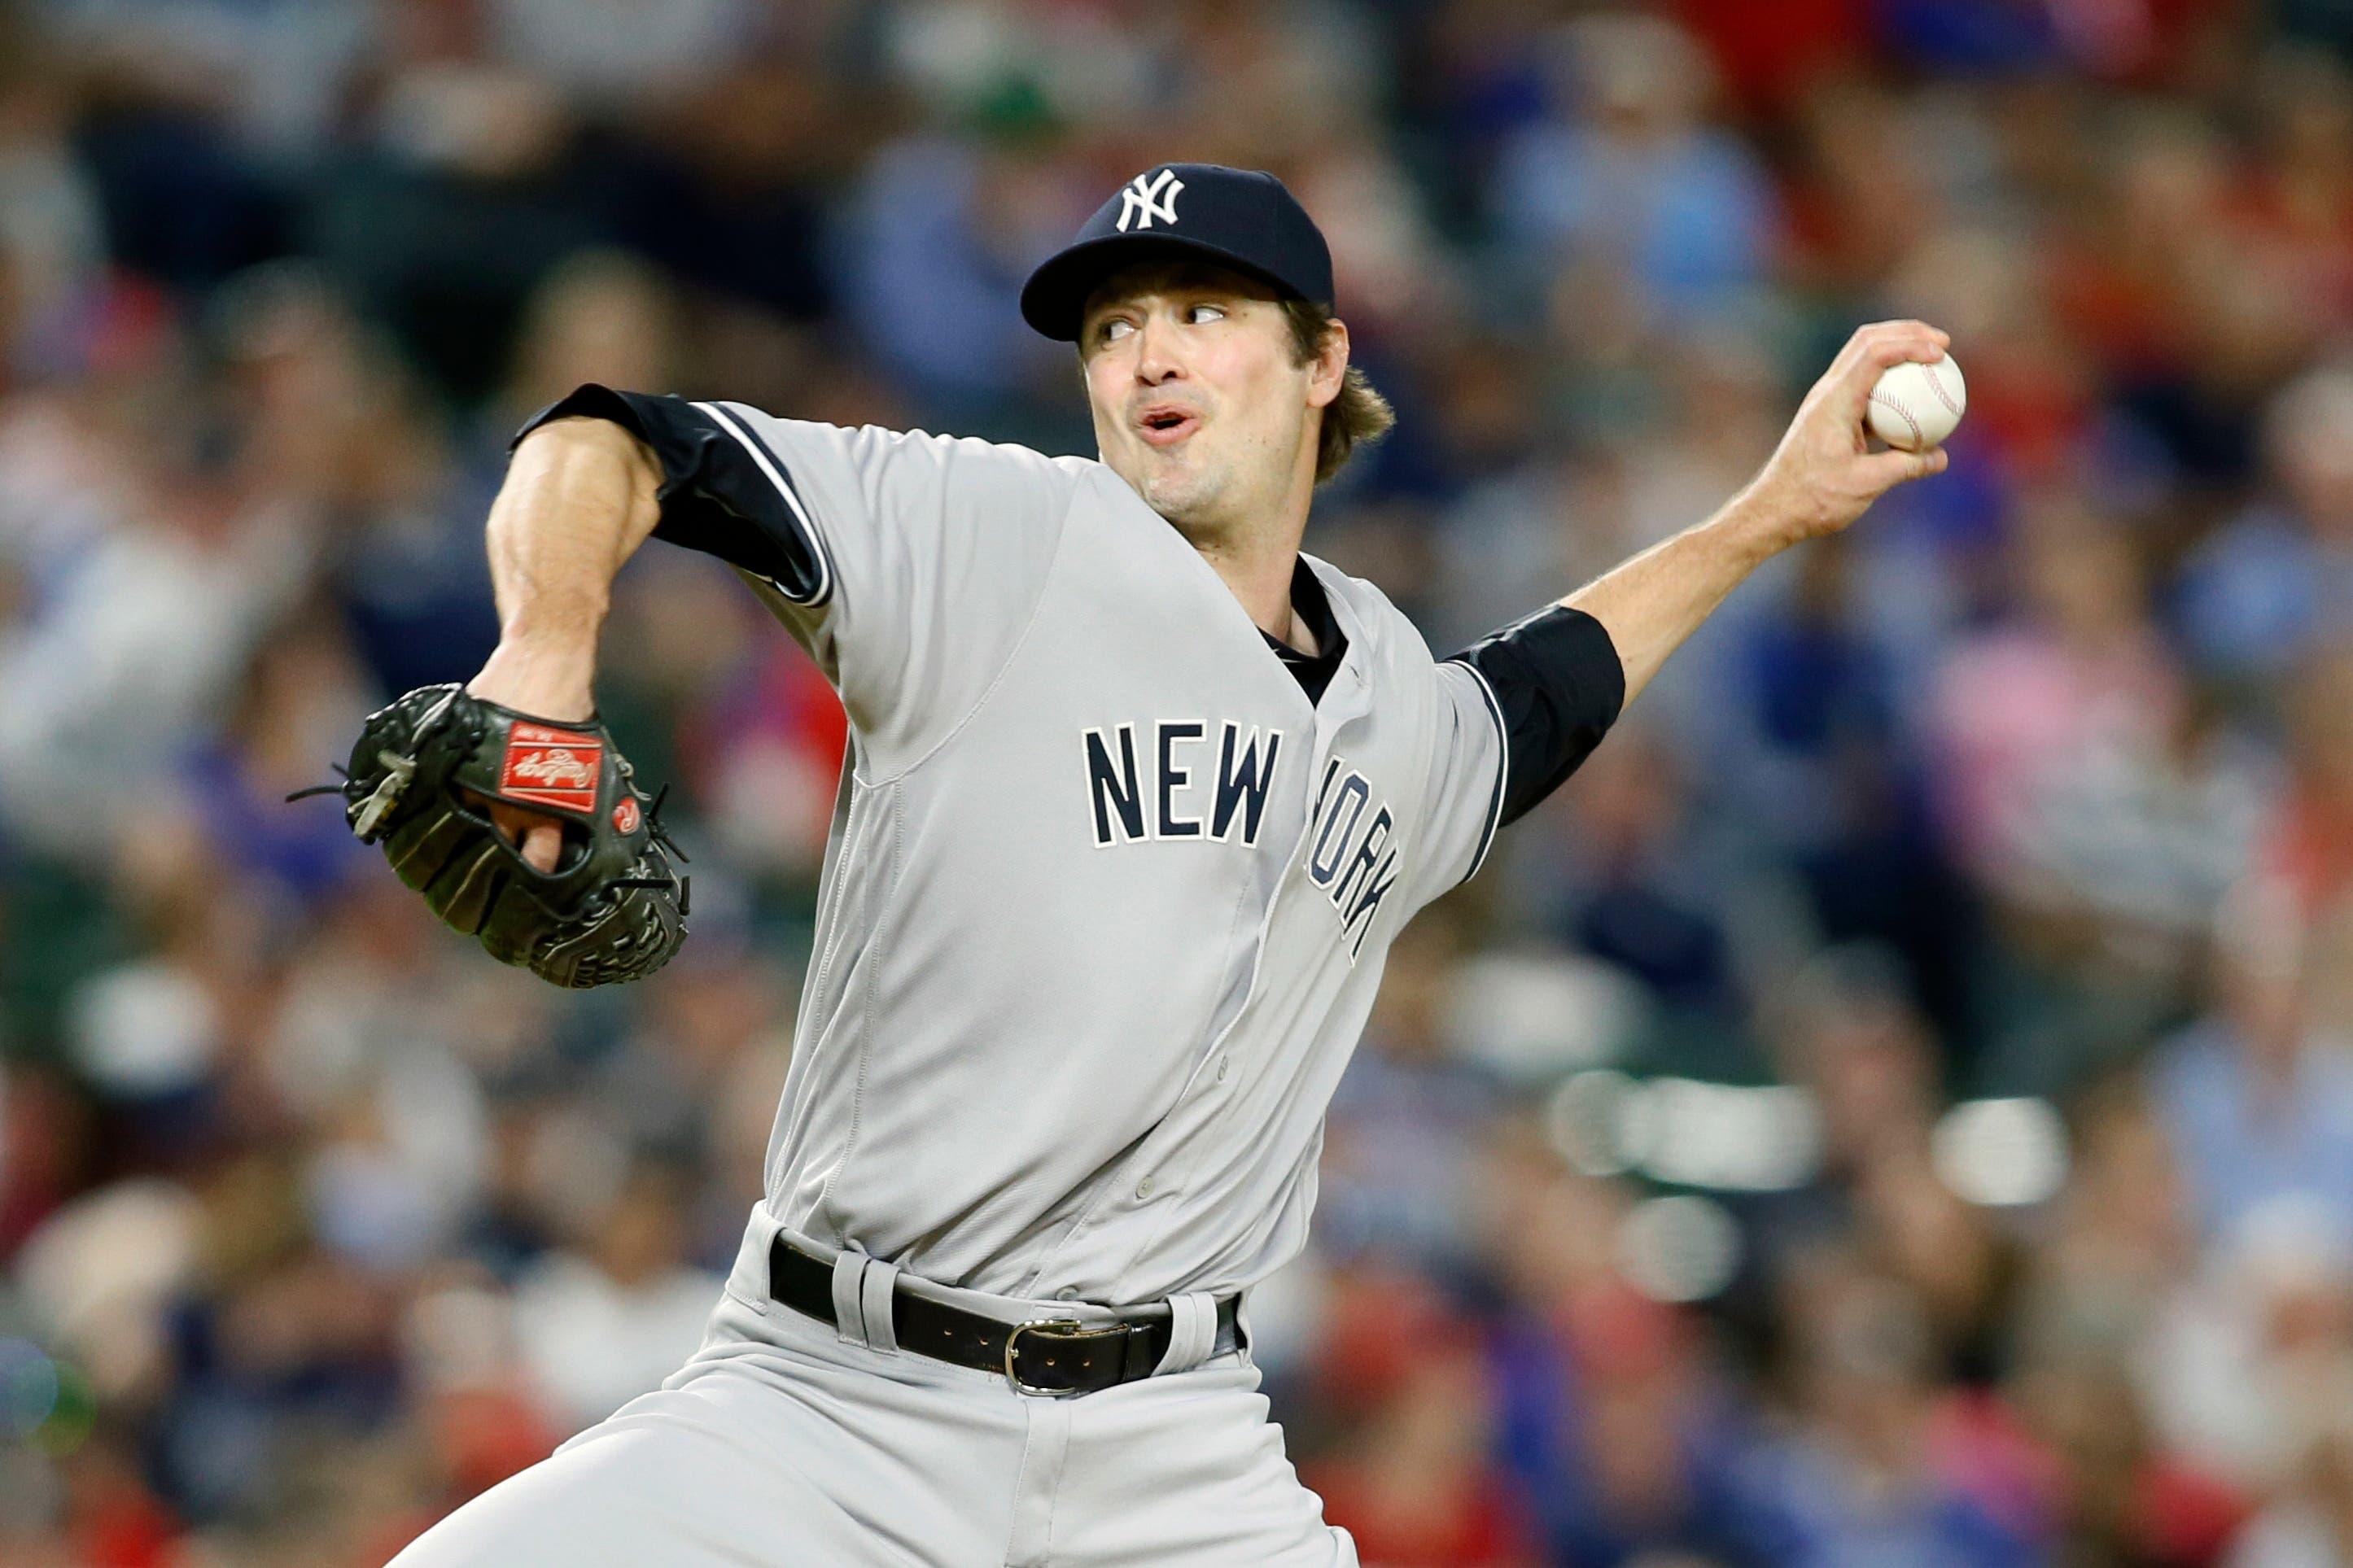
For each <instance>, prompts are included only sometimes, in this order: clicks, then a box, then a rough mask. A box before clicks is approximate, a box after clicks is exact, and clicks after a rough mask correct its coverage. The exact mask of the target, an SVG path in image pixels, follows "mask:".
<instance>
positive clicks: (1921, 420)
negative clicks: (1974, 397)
mask: <svg viewBox="0 0 2353 1568" xmlns="http://www.w3.org/2000/svg"><path fill="white" fill-rule="evenodd" d="M1968 405H1969V388H1968V383H1967V382H1965V381H1963V380H1962V379H1961V367H1960V366H1959V365H1958V364H1957V363H1954V361H1953V356H1952V355H1950V354H1947V355H1946V356H1945V357H1944V358H1943V359H1940V360H1936V361H1935V362H1933V363H1928V364H1922V363H1920V362H1919V361H1917V360H1905V362H1904V363H1902V364H1895V365H1890V366H1888V367H1887V369H1886V370H1885V371H1884V372H1883V374H1881V375H1880V378H1879V380H1878V381H1877V382H1875V383H1873V385H1872V388H1871V411H1870V418H1871V433H1872V434H1873V435H1874V436H1876V437H1879V438H1880V439H1881V440H1883V441H1884V442H1886V443H1887V444H1888V445H1889V446H1891V447H1900V448H1902V449H1903V450H1904V451H1906V452H1925V451H1926V450H1927V449H1928V448H1929V447H1941V446H1943V445H1944V444H1945V437H1947V436H1950V435H1951V434H1952V433H1953V426H1956V425H1958V424H1959V423H1960V422H1961V415H1962V414H1963V413H1964V412H1966V411H1967V410H1968Z"/></svg>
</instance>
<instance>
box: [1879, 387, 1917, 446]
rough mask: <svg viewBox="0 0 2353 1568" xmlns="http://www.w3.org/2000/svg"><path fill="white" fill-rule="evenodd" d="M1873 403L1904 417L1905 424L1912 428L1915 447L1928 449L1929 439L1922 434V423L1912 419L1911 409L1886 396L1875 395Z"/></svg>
mask: <svg viewBox="0 0 2353 1568" xmlns="http://www.w3.org/2000/svg"><path fill="white" fill-rule="evenodd" d="M1871 401H1872V402H1873V403H1874V404H1876V405H1879V406H1880V407H1882V408H1892V409H1894V411H1895V412H1896V413H1897V414H1899V415H1901V416H1903V419H1904V423H1905V424H1906V425H1909V426H1912V441H1913V444H1914V445H1915V446H1916V447H1926V445H1927V444H1928V437H1926V436H1925V435H1923V434H1921V431H1920V422H1919V421H1918V420H1917V419H1915V418H1913V417H1912V411H1911V410H1910V409H1909V408H1906V407H1905V406H1904V405H1902V404H1900V403H1898V402H1896V401H1895V399H1894V398H1892V397H1889V396H1887V395H1884V394H1873V396H1872V399H1871Z"/></svg>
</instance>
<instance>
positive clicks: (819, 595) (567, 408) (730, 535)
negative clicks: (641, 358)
mask: <svg viewBox="0 0 2353 1568" xmlns="http://www.w3.org/2000/svg"><path fill="white" fill-rule="evenodd" d="M573 416H583V417H586V418H591V419H606V420H610V421H611V422H612V423H614V424H616V425H618V426H621V427H622V428H623V429H625V430H628V432H630V433H631V434H632V435H634V436H636V437H638V439H639V440H641V441H643V442H644V443H645V444H646V445H647V446H648V447H649V448H651V449H652V451H653V454H654V458H655V460H656V461H657V462H659V464H660V465H661V470H662V482H661V488H660V489H659V490H657V491H656V492H655V500H657V501H659V503H660V506H661V517H660V520H659V521H658V522H656V523H655V524H654V537H655V538H657V539H662V540H667V541H669V542H670V543H672V544H682V545H684V546H686V547H687V548H688V549H690V550H700V551H702V552H705V553H706V554H711V555H716V556H718V557H719V558H720V559H721V560H723V561H725V562H727V563H729V564H731V565H734V566H740V567H742V568H743V569H744V571H746V572H749V573H751V574H754V576H758V577H764V578H765V579H767V581H769V582H770V583H773V584H776V591H777V592H778V593H780V594H782V595H784V596H785V597H786V599H789V600H790V601H792V602H793V603H794V604H797V605H808V606H811V607H815V606H818V605H823V604H825V603H826V601H827V600H828V599H829V598H830V597H831V596H832V593H833V571H832V563H831V561H830V559H829V557H828V554H827V552H826V549H825V542H824V541H823V540H822V539H821V538H820V537H819V536H818V531H817V529H816V527H815V525H814V524H813V522H812V521H810V519H809V516H808V511H807V507H806V506H804V505H803V504H802V501H801V498H800V495H799V493H798V491H797V488H796V486H795V485H794V482H793V479H792V477H791V474H790V472H789V471H788V470H787V469H786V467H785V465H784V463H783V462H782V460H781V459H779V458H777V456H776V453H775V452H774V451H773V450H771V449H770V448H769V447H768V446H767V445H766V443H765V442H763V441H762V440H761V439H760V437H758V435H757V434H756V433H754V431H753V430H752V429H751V427H750V426H748V425H747V424H746V423H745V422H744V420H742V419H741V418H731V417H729V416H726V415H725V414H723V412H721V411H720V410H719V409H718V408H717V407H715V406H714V405H710V404H700V403H690V402H688V401H687V400H686V399H684V398H682V397H669V396H651V395H647V394H644V393H638V392H616V391H614V390H613V389H612V388H611V387H608V386H600V385H598V384H596V383H594V382H590V383H587V384H584V385H581V386H578V387H575V388H574V389H573V390H572V391H571V392H569V393H567V394H565V395H564V396H562V397H559V398H557V399H556V400H555V401H554V403H551V404H549V405H547V406H546V407H544V408H543V409H541V410H540V411H539V412H538V413H536V414H534V415H533V416H531V417H530V418H529V419H527V420H525V421H524V422H523V424H522V428H521V429H519V430H517V431H516V432H515V433H514V437H513V439H512V440H511V441H509V442H508V443H507V450H508V451H509V452H510V453H512V451H513V450H514V448H515V447H516V445H517V444H519V443H520V442H521V441H522V438H523V437H526V436H528V435H530V434H531V433H532V432H533V431H534V430H536V429H538V428H539V427H540V426H543V425H545V424H547V423H549V422H550V421H551V420H556V419H563V418H568V417H573Z"/></svg>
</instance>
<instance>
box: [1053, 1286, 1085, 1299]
mask: <svg viewBox="0 0 2353 1568" xmlns="http://www.w3.org/2000/svg"><path fill="white" fill-rule="evenodd" d="M1078 1299H1079V1288H1078V1287H1077V1286H1076V1285H1065V1286H1063V1287H1062V1288H1061V1289H1059V1290H1057V1291H1055V1292H1054V1300H1057V1301H1075V1300H1078Z"/></svg>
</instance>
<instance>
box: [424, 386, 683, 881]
mask: <svg viewBox="0 0 2353 1568" xmlns="http://www.w3.org/2000/svg"><path fill="white" fill-rule="evenodd" d="M660 478H661V476H660V470H659V468H657V467H656V465H655V462H654V458H653V454H652V453H651V452H650V451H649V450H648V449H647V447H646V445H645V443H644V442H642V441H640V440H638V438H637V437H635V436H633V435H631V434H630V433H629V432H628V431H627V430H625V429H623V428H622V427H621V426H617V425H615V424H612V423H610V422H609V421H607V420H601V419H581V418H573V419H557V420H554V421H551V422H550V423H548V424H546V425H543V426H540V427H539V428H537V429H535V430H533V432H531V434H530V435H528V436H526V437H523V439H522V442H521V443H520V444H518V445H517V446H516V447H515V451H514V457H513V459H512V461H511V462H510V463H509V464H508V466H507V476H506V480H505V482H504V483H503V484H502V485H501V486H500V488H499V494H498V499H497V500H495V501H493V502H492V503H491V517H490V524H489V528H488V539H489V547H490V555H491V589H492V591H493V593H494V594H495V595H497V599H498V610H499V643H498V647H496V648H495V649H494V650H493V651H492V652H491V657H490V659H489V661H488V662H487V663H485V664H484V665H483V666H482V669H481V673H480V674H479V675H477V676H475V677H474V679H472V680H470V681H469V682H468V683H467V689H468V690H470V691H471V692H473V693H474V694H475V695H476V696H478V697H482V698H486V699H488V700H491V701H493V702H499V703H503V704H505V705H506V706H507V707H510V708H513V709H518V710H521V711H522V712H525V713H531V714H535V715H537V716H539V717H541V718H544V719H555V720H578V719H586V718H587V717H588V716H589V714H590V713H591V712H593V711H594V710H595V709H596V698H595V696H594V686H595V680H596V637H597V634H598V632H599V631H600V630H601V629H602V628H603V626H604V624H605V612H606V609H607V606H608V605H610V604H611V602H612V595H613V579H614V577H615V576H616V575H617V574H619V572H620V570H621V566H622V563H625V562H626V561H628V558H629V557H630V556H631V555H633V554H635V553H636V552H637V549H638V546H639V545H641V544H643V543H644V542H646V540H647V538H648V537H649V535H650V534H651V533H652V532H653V530H654V523H655V521H656V520H657V519H658V518H659V515H660V507H659V504H658V502H657V501H656V500H655V493H654V492H655V489H656V487H657V486H658V485H659V483H660ZM491 816H492V819H493V820H495V821H496V822H497V823H498V824H499V826H501V827H502V828H505V829H506V830H507V831H508V833H509V834H511V835H512V836H513V837H515V839H516V842H517V843H518V844H519V845H520V846H521V847H522V853H523V858H525V859H526V860H529V861H530V862H531V863H532V864H533V865H534V866H536V867H538V868H540V869H542V870H552V869H553V868H554V865H555V859H556V854H557V851H558V849H559V848H560V847H561V846H562V834H561V830H560V828H559V827H558V826H557V825H556V823H555V821H554V818H552V817H547V816H540V815H538V814H536V813H532V812H525V811H522V810H519V809H517V808H515V807H512V806H507V805H496V806H492V807H491Z"/></svg>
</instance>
